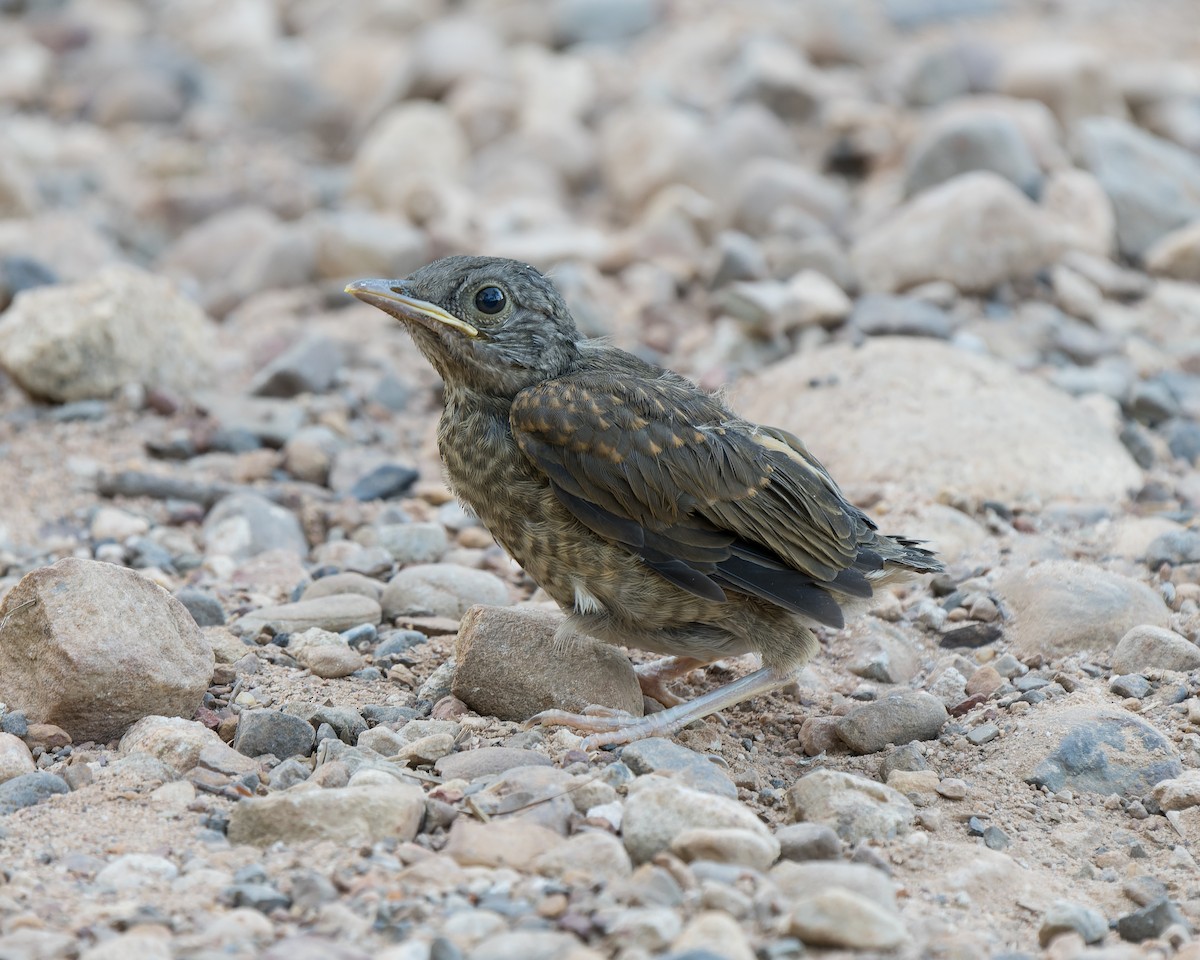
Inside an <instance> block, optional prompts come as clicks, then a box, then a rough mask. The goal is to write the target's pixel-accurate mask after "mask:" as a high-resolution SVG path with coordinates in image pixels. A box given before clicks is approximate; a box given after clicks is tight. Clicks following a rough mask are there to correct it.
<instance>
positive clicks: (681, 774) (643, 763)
mask: <svg viewBox="0 0 1200 960" xmlns="http://www.w3.org/2000/svg"><path fill="white" fill-rule="evenodd" d="M620 757H621V760H622V762H623V763H624V764H625V765H626V766H627V767H629V769H630V770H632V771H633V772H634V773H636V774H643V773H657V774H659V775H660V776H667V777H670V778H671V779H673V780H678V781H679V782H680V783H682V784H684V786H688V787H692V788H694V789H696V790H704V791H705V792H707V793H715V794H719V795H720V796H723V797H729V798H730V799H731V800H736V799H737V787H736V786H735V785H734V783H733V781H732V780H730V779H729V777H727V776H726V775H725V774H724V773H722V772H721V769H720V768H719V767H718V766H717V765H716V764H715V763H713V762H712V761H711V760H708V759H706V758H705V757H703V756H701V755H700V754H698V753H696V751H695V750H689V749H688V748H687V747H685V746H683V744H680V743H676V742H675V741H674V740H668V739H666V738H665V737H647V738H646V739H644V740H637V741H635V742H633V743H631V744H629V745H628V746H626V747H624V748H622V750H621V753H620Z"/></svg>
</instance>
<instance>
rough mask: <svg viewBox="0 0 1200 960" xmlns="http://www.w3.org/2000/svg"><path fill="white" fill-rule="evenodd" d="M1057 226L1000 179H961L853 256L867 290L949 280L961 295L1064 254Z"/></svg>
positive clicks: (915, 202)
mask: <svg viewBox="0 0 1200 960" xmlns="http://www.w3.org/2000/svg"><path fill="white" fill-rule="evenodd" d="M1063 246H1064V241H1063V236H1062V234H1061V233H1060V231H1059V229H1058V227H1057V226H1056V224H1055V223H1054V222H1053V221H1052V220H1051V219H1050V218H1049V217H1048V216H1047V214H1046V213H1045V212H1044V211H1043V210H1041V209H1040V208H1039V207H1037V206H1035V205H1034V204H1033V203H1032V202H1031V201H1030V200H1029V198H1028V197H1026V196H1025V195H1024V194H1023V193H1021V191H1020V190H1018V189H1017V188H1016V187H1014V186H1013V185H1012V184H1011V183H1009V182H1008V181H1007V180H1005V179H1004V178H1003V177H1000V176H997V175H996V174H994V173H990V172H977V173H965V174H962V175H960V176H957V177H955V178H954V179H952V180H948V181H946V182H945V183H943V184H942V185H940V186H938V187H934V188H933V189H930V190H927V191H925V192H924V193H922V194H920V195H919V196H917V197H915V198H914V199H912V200H910V201H909V202H908V203H906V204H905V205H904V206H902V207H901V208H900V209H899V210H897V211H896V212H895V213H894V214H893V215H892V216H891V217H890V218H889V219H888V220H887V221H885V222H884V223H882V224H880V225H879V226H877V227H875V228H874V229H873V230H872V231H871V232H870V233H868V234H867V235H866V236H864V237H862V238H860V239H859V241H858V242H857V243H856V244H855V245H854V248H853V249H852V250H851V258H852V260H853V262H854V267H855V270H857V272H858V276H859V279H860V280H861V281H862V285H863V288H864V289H865V290H867V291H868V292H876V293H893V292H895V291H898V290H904V289H907V288H909V287H912V286H915V285H917V284H919V283H925V282H927V281H930V280H948V281H949V282H950V283H952V284H954V286H955V287H957V288H958V289H959V290H960V291H962V292H964V293H986V292H987V291H989V290H990V289H992V288H993V287H995V286H996V285H997V284H1000V283H1003V282H1005V281H1008V280H1016V279H1019V278H1022V277H1030V276H1033V275H1034V274H1036V273H1037V272H1038V271H1039V270H1042V269H1044V268H1046V267H1049V266H1050V265H1051V264H1052V263H1054V261H1055V260H1057V259H1058V257H1059V255H1060V254H1061V253H1062V251H1063Z"/></svg>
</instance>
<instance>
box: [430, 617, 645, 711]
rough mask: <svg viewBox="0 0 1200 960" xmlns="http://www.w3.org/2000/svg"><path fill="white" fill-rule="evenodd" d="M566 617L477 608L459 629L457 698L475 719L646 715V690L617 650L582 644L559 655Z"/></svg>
mask: <svg viewBox="0 0 1200 960" xmlns="http://www.w3.org/2000/svg"><path fill="white" fill-rule="evenodd" d="M561 622H562V617H561V615H559V614H557V613H552V612H550V611H546V610H536V609H532V608H523V607H511V608H496V607H472V608H471V609H470V610H469V611H467V615H466V617H464V619H463V622H462V627H461V629H460V630H459V634H458V642H457V645H456V651H457V652H456V657H455V659H456V662H457V667H456V669H455V672H454V681H453V684H452V686H451V691H452V692H453V694H454V695H455V696H456V697H458V698H459V699H460V700H462V701H463V702H464V703H466V704H467V705H468V706H469V707H470V708H471V709H472V710H474V711H475V712H477V713H481V714H485V715H489V716H495V717H499V718H500V719H502V720H527V719H528V718H529V717H531V716H533V715H534V714H535V713H538V712H540V711H542V710H550V709H560V710H570V711H572V712H575V713H578V712H580V711H582V710H583V709H584V708H585V707H587V706H589V705H591V704H599V705H601V706H606V707H613V708H616V709H618V710H625V711H627V712H629V713H632V714H634V715H635V716H641V714H642V691H641V687H640V686H639V685H638V681H637V675H636V674H635V673H634V671H633V667H632V666H631V665H630V663H629V660H628V659H627V658H626V657H625V655H624V654H623V653H621V652H620V651H619V650H617V649H616V648H615V647H610V646H607V645H605V644H601V643H586V642H585V643H580V644H578V645H577V647H575V648H574V649H573V650H572V654H571V656H570V657H569V658H566V657H562V656H559V655H558V653H557V651H556V648H555V646H554V631H555V629H556V628H557V627H558V625H559V624H560V623H561Z"/></svg>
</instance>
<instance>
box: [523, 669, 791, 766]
mask: <svg viewBox="0 0 1200 960" xmlns="http://www.w3.org/2000/svg"><path fill="white" fill-rule="evenodd" d="M793 679H795V678H794V677H793V676H792V674H790V673H780V672H777V671H775V670H772V669H770V668H769V667H764V668H763V669H761V670H756V671H754V673H751V674H747V675H746V676H744V677H742V678H741V679H740V680H734V681H733V682H732V683H727V684H725V686H723V687H718V688H717V689H716V690H712V691H710V692H709V693H706V694H704V695H703V696H701V697H697V698H696V699H695V700H691V701H689V702H687V703H680V704H677V705H675V706H673V707H671V708H669V709H667V710H664V711H662V713H652V714H650V715H649V716H645V717H634V716H630V715H629V714H622V713H619V712H614V713H613V714H612V715H611V716H603V715H584V714H578V713H568V712H567V711H565V710H543V711H542V712H541V713H539V714H537V715H536V716H533V717H530V718H529V719H528V720H526V721H525V723H524V726H525V727H526V728H528V727H531V726H533V725H534V724H544V725H551V726H564V727H571V728H572V729H575V730H582V731H585V732H587V733H589V734H591V736H589V737H587V738H586V739H585V740H584V741H583V744H582V746H583V749H585V750H595V749H597V748H598V747H604V746H609V745H618V744H626V743H633V741H635V740H642V739H644V738H645V737H666V736H671V735H672V734H674V733H677V732H679V731H680V730H682V729H683V728H684V727H686V726H687V725H688V724H689V723H694V722H695V721H697V720H702V719H703V718H704V717H707V716H709V715H711V714H714V713H716V712H717V711H718V710H725V709H727V708H729V707H732V706H735V705H736V704H739V703H741V702H742V701H743V700H749V699H750V698H751V697H757V696H761V695H762V694H765V693H771V692H772V691H774V690H778V689H780V688H781V687H785V686H787V685H788V684H789V683H791V682H792V680H793Z"/></svg>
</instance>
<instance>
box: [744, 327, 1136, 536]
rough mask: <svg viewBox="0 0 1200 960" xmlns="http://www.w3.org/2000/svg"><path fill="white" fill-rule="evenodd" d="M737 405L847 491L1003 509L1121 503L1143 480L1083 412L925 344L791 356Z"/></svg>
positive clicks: (1035, 386) (882, 341) (988, 364)
mask: <svg viewBox="0 0 1200 960" xmlns="http://www.w3.org/2000/svg"><path fill="white" fill-rule="evenodd" d="M834 370H836V371H837V376H836V377H833V378H831V377H830V371H834ZM735 406H736V409H737V410H738V412H739V413H741V414H742V415H744V416H746V417H748V418H749V419H751V420H757V421H759V422H763V423H772V424H776V425H778V426H781V427H784V428H786V429H790V430H792V431H793V432H795V433H797V434H799V435H800V436H801V437H803V439H804V440H805V442H806V443H807V444H808V446H809V449H810V450H812V452H813V453H814V454H815V455H816V456H817V457H819V458H820V459H821V460H822V462H823V463H824V464H825V466H826V467H827V468H829V470H830V472H831V473H832V474H833V476H834V477H837V478H839V479H841V480H842V481H843V482H847V481H853V483H854V484H856V485H857V484H861V485H870V486H874V485H887V484H891V483H895V482H896V481H897V480H900V479H902V480H903V482H904V484H905V485H906V487H908V488H910V489H914V490H919V491H921V492H922V493H924V494H927V495H929V496H930V497H931V498H933V497H936V496H937V495H938V494H951V493H955V494H959V495H965V496H968V497H971V498H974V499H978V500H986V499H992V500H999V501H1002V502H1005V501H1012V500H1014V499H1017V498H1020V497H1022V496H1026V495H1029V494H1033V495H1036V496H1038V497H1040V498H1042V499H1044V500H1053V499H1060V498H1065V499H1072V498H1077V499H1086V500H1091V501H1112V500H1120V499H1122V498H1123V497H1124V496H1126V494H1127V493H1128V491H1129V490H1130V489H1134V488H1137V487H1139V486H1140V485H1141V483H1142V473H1141V470H1140V469H1139V468H1138V467H1137V465H1136V464H1135V463H1134V462H1133V459H1132V458H1131V457H1130V455H1129V453H1128V451H1126V450H1125V448H1124V447H1123V446H1122V445H1121V443H1120V442H1119V441H1118V440H1117V439H1116V437H1115V436H1113V434H1112V433H1111V431H1110V430H1109V429H1108V428H1107V427H1106V426H1105V424H1104V423H1103V422H1102V421H1101V420H1100V419H1099V418H1098V417H1096V416H1095V415H1093V414H1092V413H1091V411H1090V410H1088V409H1086V408H1085V407H1084V406H1082V405H1081V404H1079V403H1077V402H1076V401H1074V400H1072V399H1070V398H1069V397H1067V396H1066V395H1065V394H1063V393H1060V392H1059V391H1058V390H1055V389H1054V388H1053V387H1050V386H1047V385H1046V384H1044V383H1043V382H1041V381H1040V380H1038V379H1036V378H1033V377H1029V376H1023V375H1021V374H1019V373H1016V372H1015V371H1013V370H1012V369H1011V368H1010V367H1009V366H1008V365H1006V364H1003V363H1001V362H999V361H997V360H993V359H990V358H988V357H984V356H979V355H977V354H972V353H966V352H964V351H961V350H956V349H955V348H954V347H951V346H948V345H946V344H943V343H939V342H935V341H931V340H911V339H907V338H890V337H885V338H879V339H872V340H869V341H868V342H867V343H866V344H864V345H863V346H862V347H861V348H859V347H852V346H849V345H839V346H834V347H828V348H825V349H821V350H813V351H809V352H806V353H802V354H799V355H797V356H795V357H792V358H790V359H788V360H785V361H783V362H782V363H779V364H776V365H775V366H773V367H769V368H768V369H766V370H764V371H763V372H762V373H761V374H758V375H757V376H754V377H751V378H750V379H748V380H746V381H744V382H743V383H742V384H740V385H739V387H738V388H737V390H736V399H735ZM918 532H919V531H918Z"/></svg>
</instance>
